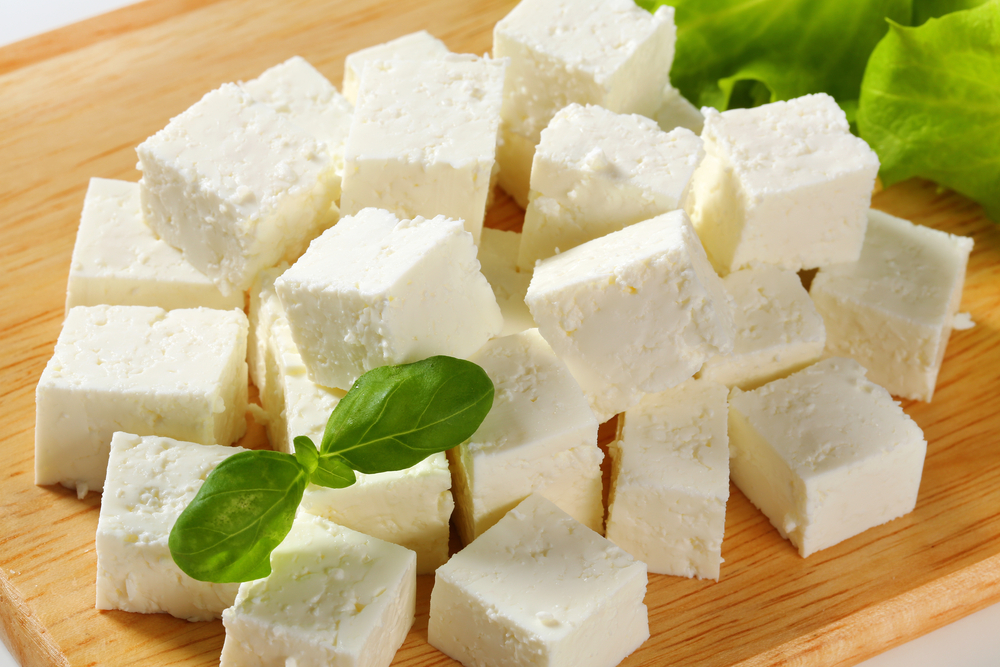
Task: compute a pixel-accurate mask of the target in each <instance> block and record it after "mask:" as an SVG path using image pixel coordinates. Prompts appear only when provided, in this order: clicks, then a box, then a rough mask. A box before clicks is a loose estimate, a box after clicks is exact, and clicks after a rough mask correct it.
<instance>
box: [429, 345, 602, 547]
mask: <svg viewBox="0 0 1000 667" xmlns="http://www.w3.org/2000/svg"><path fill="white" fill-rule="evenodd" d="M469 360H470V361H473V362H475V363H477V364H479V366H481V367H482V368H483V370H485V371H486V374H487V375H489V376H490V379H491V380H493V386H494V387H495V389H496V392H495V393H494V396H493V407H492V408H491V409H490V413H489V414H488V415H486V419H485V420H484V421H483V423H482V424H481V425H480V426H479V429H478V430H477V431H476V432H475V433H474V434H473V435H472V437H471V438H469V439H468V440H466V441H465V442H464V443H462V444H461V445H459V446H458V447H455V448H454V449H451V450H449V452H448V458H449V460H450V461H451V466H452V477H453V478H454V482H455V504H456V508H455V525H456V526H457V527H458V534H459V535H460V536H461V537H462V542H463V543H465V544H469V543H470V542H472V540H474V539H476V538H477V537H478V536H479V535H481V534H482V533H483V532H484V531H485V530H487V529H488V528H490V527H491V526H492V525H493V524H495V523H496V522H497V521H499V520H500V518H501V517H502V516H503V515H504V514H506V513H507V512H508V511H509V510H511V509H512V508H513V507H514V506H515V505H517V504H518V503H519V502H521V501H522V500H524V499H525V498H527V497H528V496H529V495H531V494H532V493H540V494H541V495H543V496H545V497H546V498H548V499H549V500H551V501H552V502H553V503H555V504H556V505H557V506H558V507H559V508H560V509H562V510H563V511H564V512H566V513H568V514H570V515H571V516H572V517H573V518H575V519H576V520H577V521H579V522H580V523H582V524H584V525H585V526H587V527H588V528H590V529H591V530H594V531H597V532H602V529H603V525H604V502H603V500H602V492H603V483H602V479H601V461H603V460H604V454H603V452H601V449H600V447H598V446H597V427H598V423H597V419H596V418H595V417H594V413H593V412H591V410H590V407H589V406H588V405H587V399H586V397H585V396H584V395H583V391H582V390H581V389H580V385H578V384H577V383H576V380H574V379H573V376H572V375H570V372H569V369H567V368H566V365H565V364H563V363H562V362H561V361H560V360H559V358H558V357H557V356H556V355H555V353H554V352H553V351H552V348H550V347H549V345H548V343H546V342H545V339H543V338H542V337H541V336H540V335H538V330H537V329H529V330H527V331H522V332H521V333H518V334H513V335H511V336H505V337H503V338H495V339H493V340H491V341H490V342H488V343H487V344H486V345H484V346H483V347H482V349H481V350H479V351H478V352H476V354H474V355H472V357H470V358H469Z"/></svg>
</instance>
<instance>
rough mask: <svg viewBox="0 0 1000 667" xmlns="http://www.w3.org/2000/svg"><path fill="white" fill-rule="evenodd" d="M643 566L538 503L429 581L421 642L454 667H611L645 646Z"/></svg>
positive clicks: (525, 506)
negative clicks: (455, 662) (426, 617)
mask: <svg viewBox="0 0 1000 667" xmlns="http://www.w3.org/2000/svg"><path fill="white" fill-rule="evenodd" d="M645 593H646V566H645V564H644V563H641V562H639V561H636V560H635V559H633V558H632V557H631V556H629V555H628V554H627V553H626V552H625V551H623V550H622V549H620V548H619V547H617V546H615V545H614V544H612V543H611V542H609V541H607V540H606V539H604V538H603V537H601V536H600V535H598V534H597V533H595V532H594V531H592V530H590V529H588V528H587V527H586V526H583V525H581V524H580V523H579V522H577V521H576V520H575V519H573V518H572V517H571V516H569V515H568V514H566V513H565V512H563V511H562V510H560V509H559V508H558V507H556V506H555V505H553V504H552V503H551V502H549V501H548V500H546V499H545V498H544V497H542V496H540V495H537V494H535V495H532V496H530V497H529V498H528V499H526V500H525V501H524V502H522V503H521V504H520V505H518V506H517V507H516V508H514V509H513V510H511V511H510V512H508V513H507V515H506V516H505V517H504V518H502V519H501V520H500V521H499V522H498V523H497V524H496V525H495V526H493V527H492V528H490V529H489V530H488V531H486V532H485V533H483V535H482V536H480V537H479V539H477V540H476V541H475V542H473V543H472V544H470V545H469V546H467V547H465V548H464V549H463V550H462V551H460V552H458V553H457V554H455V555H454V556H452V558H451V560H449V561H448V563H447V564H446V565H444V566H443V567H441V568H440V569H439V570H438V571H437V574H436V575H435V578H434V590H433V591H432V592H431V608H430V621H429V624H428V627H427V640H428V642H430V644H431V646H434V647H435V648H437V649H438V650H440V651H443V652H444V653H446V654H447V655H449V656H450V657H452V658H454V659H455V660H458V661H459V662H461V663H462V664H463V665H468V666H470V667H471V666H476V667H480V666H486V665H535V666H538V667H542V666H547V667H562V666H567V667H569V666H573V667H575V666H577V665H592V666H593V667H613V666H614V665H617V664H618V663H619V662H621V661H622V660H623V659H624V658H625V657H626V656H627V655H629V654H630V653H632V652H633V651H635V650H636V649H637V648H639V646H640V645H642V643H643V642H644V641H646V639H648V638H649V622H648V618H647V610H646V605H644V604H643V602H642V600H643V596H644V595H645Z"/></svg>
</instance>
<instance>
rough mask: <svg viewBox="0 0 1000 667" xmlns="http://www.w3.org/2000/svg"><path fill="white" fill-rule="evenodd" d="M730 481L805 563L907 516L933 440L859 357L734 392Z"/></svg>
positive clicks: (833, 361)
mask: <svg viewBox="0 0 1000 667" xmlns="http://www.w3.org/2000/svg"><path fill="white" fill-rule="evenodd" d="M729 443H730V451H731V460H730V468H731V472H732V479H733V482H735V483H736V486H738V487H739V488H740V491H742V492H743V493H744V495H746V497H747V498H748V499H749V500H750V502H752V503H753V504H754V505H756V506H757V507H758V508H759V509H760V511H762V512H763V513H764V514H765V515H766V516H767V518H768V519H770V521H771V525H773V526H774V527H775V528H777V529H778V532H779V533H780V534H781V536H782V537H784V538H786V539H788V540H791V542H792V544H794V545H795V546H796V547H798V550H799V554H801V555H802V557H803V558H804V557H806V556H808V555H810V554H812V553H815V552H817V551H819V550H820V549H826V548H827V547H831V546H833V545H835V544H837V543H839V542H841V541H843V540H846V539H847V538H849V537H852V536H854V535H857V534H858V533H861V532H863V531H865V530H867V529H869V528H871V527H873V526H878V525H881V524H883V523H885V522H887V521H890V520H892V519H895V518H897V517H900V516H903V515H904V514H907V513H908V512H910V511H911V510H913V507H914V505H915V504H916V502H917V489H918V488H919V487H920V476H921V473H922V471H923V466H924V455H925V453H926V450H927V443H926V442H925V441H924V436H923V433H922V432H921V431H920V427H919V426H917V425H916V424H915V423H914V421H913V420H912V419H910V417H909V416H908V415H907V414H906V413H905V412H903V409H902V408H901V407H899V404H898V403H896V402H895V401H893V400H892V397H891V396H889V392H887V391H886V390H885V389H883V388H882V387H880V386H878V385H876V384H874V383H873V382H870V381H868V380H866V379H865V369H864V368H862V367H861V366H860V365H859V364H858V363H857V362H856V361H853V360H851V359H841V358H838V357H833V358H830V359H824V360H823V361H821V362H819V363H817V364H814V365H812V366H810V367H808V368H806V369H804V370H801V371H799V372H798V373H795V374H794V375H790V376H789V377H787V378H784V379H782V380H775V381H774V382H771V383H769V384H765V385H764V386H763V387H760V388H758V389H755V390H753V391H749V392H743V391H740V390H739V389H733V391H732V393H731V394H730V396H729Z"/></svg>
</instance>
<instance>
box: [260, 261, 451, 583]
mask: <svg viewBox="0 0 1000 667" xmlns="http://www.w3.org/2000/svg"><path fill="white" fill-rule="evenodd" d="M280 273H281V272H280V271H279V270H273V269H272V270H270V271H264V272H262V273H261V278H260V279H259V280H258V286H259V293H258V295H257V296H256V297H255V298H257V299H258V300H259V301H260V302H261V304H262V308H261V309H262V310H263V311H265V312H269V313H271V314H272V318H271V323H270V325H269V327H268V334H267V339H266V357H265V365H266V367H267V369H266V373H267V383H266V386H267V387H268V391H266V392H263V393H262V394H261V400H262V403H263V405H264V409H265V412H266V413H267V415H268V424H267V432H268V436H269V438H270V440H271V446H272V448H274V449H276V450H278V451H283V452H287V453H292V451H293V448H292V442H293V441H294V439H295V437H296V436H299V435H304V436H307V437H309V438H310V439H311V440H312V441H313V443H315V444H316V446H317V447H319V446H320V443H321V442H322V440H323V431H324V430H325V428H326V422H327V420H329V418H330V413H331V412H333V409H334V408H335V407H336V406H337V403H339V402H340V399H341V398H343V397H344V394H345V392H344V391H342V390H340V389H327V388H326V387H322V386H320V385H318V384H315V383H314V382H313V381H312V380H310V379H309V377H308V375H307V373H306V368H305V365H304V364H303V363H302V357H301V356H300V355H299V352H298V348H296V347H295V341H293V340H292V333H291V330H290V329H289V327H288V320H287V319H286V318H285V313H284V310H283V309H282V307H281V303H280V301H279V300H278V298H277V295H276V294H275V291H274V281H275V279H276V278H277V277H278V275H280ZM356 475H357V482H355V484H353V485H352V486H349V487H347V488H345V489H328V488H325V487H321V486H315V485H310V486H309V487H308V488H307V489H306V492H305V495H304V496H303V498H302V504H301V505H300V508H301V510H302V511H305V512H309V513H310V514H315V515H317V516H322V517H325V518H327V519H329V520H331V521H334V522H335V523H337V524H339V525H342V526H345V527H346V528H352V529H354V530H359V531H363V532H365V533H367V534H368V535H371V536H372V537H377V538H379V539H382V540H386V541H387V542H392V543H394V544H399V545H401V546H404V547H406V548H407V549H412V550H413V551H415V552H416V553H417V573H418V574H430V573H431V572H433V571H434V570H435V569H437V568H438V567H440V566H441V565H442V564H444V562H445V561H447V560H448V537H449V521H450V519H451V512H452V509H453V508H454V506H455V503H454V500H453V499H452V495H451V473H450V472H449V470H448V460H447V457H446V456H445V454H444V453H443V452H442V453H438V454H433V455H432V456H429V457H427V458H426V459H424V460H423V461H421V462H420V463H418V464H416V465H415V466H412V467H411V468H408V469H406V470H399V471H392V472H384V473H380V474H377V475H365V474H364V473H357V474H356Z"/></svg>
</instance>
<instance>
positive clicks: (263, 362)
mask: <svg viewBox="0 0 1000 667" xmlns="http://www.w3.org/2000/svg"><path fill="white" fill-rule="evenodd" d="M286 270H288V265H287V264H284V263H282V264H280V265H278V266H276V267H273V268H270V269H265V270H263V271H261V272H260V273H258V274H257V279H256V280H254V283H253V287H251V288H250V292H249V299H247V301H248V304H249V307H248V309H247V317H248V319H249V331H248V334H247V365H248V367H249V368H248V370H249V372H250V379H251V380H252V381H253V383H254V386H256V387H257V392H258V395H259V396H260V404H261V407H263V408H264V410H265V412H267V405H268V403H269V402H270V403H271V404H274V399H271V400H270V401H269V400H268V398H266V397H267V396H268V395H269V394H273V393H274V391H275V386H276V380H275V375H274V369H275V368H276V362H275V359H274V352H273V345H271V330H272V328H273V326H274V322H275V321H276V320H277V319H278V318H279V317H280V318H284V317H285V311H284V310H283V309H282V308H281V302H280V301H278V299H277V298H268V296H271V297H273V296H274V281H275V280H277V278H278V276H280V275H281V274H282V273H284V272H285V271H286ZM281 409H282V408H279V409H278V413H280V412H281ZM269 436H270V434H269ZM271 442H272V443H273V442H274V440H273V438H272V440H271ZM272 447H273V445H272ZM275 449H277V448H275Z"/></svg>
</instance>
